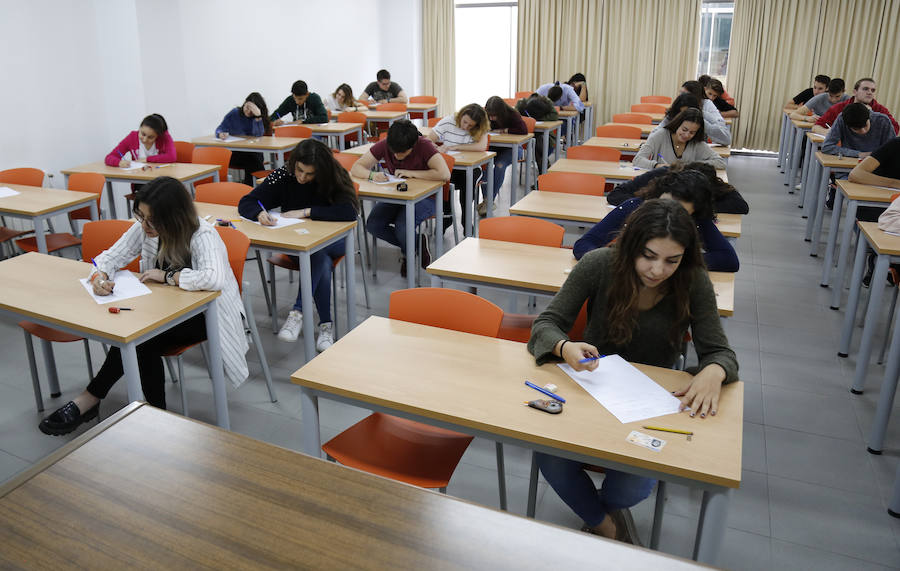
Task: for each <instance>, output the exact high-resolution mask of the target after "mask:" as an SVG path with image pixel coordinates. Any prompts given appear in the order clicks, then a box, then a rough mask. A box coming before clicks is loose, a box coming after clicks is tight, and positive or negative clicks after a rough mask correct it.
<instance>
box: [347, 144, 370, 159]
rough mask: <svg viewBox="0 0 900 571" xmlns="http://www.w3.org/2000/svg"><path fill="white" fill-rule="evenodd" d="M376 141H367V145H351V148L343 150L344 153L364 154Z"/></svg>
mask: <svg viewBox="0 0 900 571" xmlns="http://www.w3.org/2000/svg"><path fill="white" fill-rule="evenodd" d="M374 144H375V143H366V144H365V145H357V146H355V147H350V148H349V149H344V150H343V151H341V152H342V153H347V154H348V155H359V156H363V155H364V154H366V153H367V152H369V149H371V148H372V146H373V145H374Z"/></svg>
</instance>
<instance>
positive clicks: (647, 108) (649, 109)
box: [631, 103, 666, 113]
mask: <svg viewBox="0 0 900 571" xmlns="http://www.w3.org/2000/svg"><path fill="white" fill-rule="evenodd" d="M631 112H632V113H665V112H666V106H665V105H659V104H656V103H638V104H636V105H632V106H631Z"/></svg>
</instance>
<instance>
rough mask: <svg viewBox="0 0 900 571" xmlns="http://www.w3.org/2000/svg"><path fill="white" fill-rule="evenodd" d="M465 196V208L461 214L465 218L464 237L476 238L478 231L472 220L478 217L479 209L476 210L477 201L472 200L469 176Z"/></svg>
mask: <svg viewBox="0 0 900 571" xmlns="http://www.w3.org/2000/svg"><path fill="white" fill-rule="evenodd" d="M465 194H466V199H465V201H464V202H465V206H463V211H462V212H460V214H462V217H463V236H465V237H466V238H469V237H471V236H475V231H476V230H477V227H476V226H475V221H474V220H473V219H472V218H473V217H474V216H478V209H477V208H475V199H474V198H472V185H471V184H469V177H468V176H467V177H466V190H465Z"/></svg>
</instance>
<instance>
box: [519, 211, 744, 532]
mask: <svg viewBox="0 0 900 571" xmlns="http://www.w3.org/2000/svg"><path fill="white" fill-rule="evenodd" d="M586 301H587V302H588V315H587V326H586V327H585V329H584V336H583V340H577V339H571V340H570V339H569V337H568V336H567V334H566V332H567V331H569V330H570V329H571V327H572V324H573V323H574V322H575V319H576V317H577V316H578V313H579V312H580V311H581V308H582V306H583V305H584V303H585V302H586ZM688 328H690V331H691V336H692V337H693V341H694V346H695V347H696V349H697V356H698V359H699V366H698V367H697V370H696V374H694V376H693V377H692V378H691V380H690V382H689V383H687V384H686V385H685V386H684V387H682V388H681V389H680V390H678V391H676V392H675V393H674V394H675V396H676V397H678V398H679V399H680V400H681V402H682V405H683V406H685V407H690V409H691V412H690V414H691V416H692V417H694V416H695V415H696V416H699V417H700V418H705V417H706V416H707V415H710V416H714V415H716V414H718V413H719V412H720V411H719V410H718V408H719V394H720V391H721V388H722V384H724V383H730V382H732V381H735V380H737V378H738V364H737V359H736V357H735V354H734V351H732V350H731V349H730V348H729V346H728V339H727V338H726V337H725V333H724V332H723V331H722V324H721V322H720V320H719V314H718V310H717V308H716V294H715V291H714V290H713V287H712V283H711V282H710V279H709V275H708V273H707V271H706V268H704V267H703V260H702V258H701V257H700V246H699V240H698V238H697V231H696V230H695V229H694V220H693V219H692V218H691V217H690V215H688V213H687V212H686V211H685V210H684V208H682V206H681V205H680V204H678V203H677V202H675V201H674V200H648V201H647V203H646V204H644V205H642V206H641V207H640V208H638V209H637V210H636V211H635V212H634V213H633V214H632V215H631V216H630V217H629V218H628V223H627V224H626V225H625V228H624V230H623V231H622V234H621V235H620V236H619V239H618V240H617V241H616V243H615V244H614V245H613V246H612V247H608V248H602V249H599V250H594V251H593V252H590V253H588V254H587V255H586V256H585V257H584V258H582V259H581V260H580V261H579V262H578V264H577V265H576V266H575V267H574V268H573V269H572V272H571V273H570V274H569V277H568V278H567V279H566V281H565V283H564V284H563V286H562V288H560V290H559V292H558V293H557V294H556V296H554V298H553V300H552V301H551V302H550V305H549V306H548V307H547V309H546V310H545V311H544V312H543V313H541V314H540V315H539V316H538V317H537V318H536V319H535V321H534V326H533V327H532V329H531V339H529V341H528V350H529V351H530V352H531V354H532V355H534V357H535V361H536V362H537V364H538V365H543V364H544V363H552V362H559V361H565V362H566V363H567V364H569V366H571V367H572V368H573V369H575V370H576V371H584V370H593V369H595V368H596V367H597V365H598V362H597V360H591V361H587V362H584V359H586V358H594V359H595V358H597V357H600V356H602V355H610V354H618V355H621V357H622V358H623V359H626V360H627V361H631V362H634V363H641V364H645V365H655V366H658V367H665V368H669V367H671V366H672V365H673V363H675V361H676V359H677V358H678V355H679V348H680V347H681V345H682V343H683V339H684V334H685V332H686V331H687V330H688ZM721 412H722V414H732V413H733V412H734V411H730V410H725V409H723V410H722V411H721ZM585 429H590V427H589V426H587V425H585ZM536 456H537V458H536V460H537V464H538V467H539V468H540V470H541V473H542V474H543V475H544V478H545V479H546V480H547V482H549V484H550V486H551V487H552V488H553V490H554V491H555V492H556V493H557V494H558V495H559V497H560V498H561V499H562V500H563V501H564V502H565V503H566V504H567V505H568V506H569V507H570V508H571V509H572V510H573V511H574V512H575V513H577V514H578V516H579V517H580V518H581V519H582V520H583V521H584V527H583V528H582V529H583V530H584V531H587V532H590V533H594V534H597V535H602V536H604V537H608V538H612V539H618V540H621V541H626V542H629V543H635V544H639V538H638V537H637V534H636V533H635V531H634V522H633V520H632V519H631V515H630V512H629V511H628V508H630V507H632V506H634V505H636V504H637V503H639V502H640V501H641V500H643V499H645V498H646V497H647V496H649V495H650V492H651V490H652V489H653V486H654V484H655V483H656V482H655V481H654V480H652V479H650V478H646V477H643V476H638V475H634V474H628V473H625V472H621V471H619V470H612V469H609V468H607V469H606V470H605V471H604V472H605V478H604V481H603V485H602V487H601V488H600V489H599V490H597V489H596V488H595V485H594V482H593V480H591V478H590V477H588V475H587V473H586V472H585V470H584V469H585V468H586V467H588V466H586V465H585V464H583V463H581V462H577V461H574V460H569V459H565V458H559V457H556V456H552V455H549V454H544V453H537V454H536Z"/></svg>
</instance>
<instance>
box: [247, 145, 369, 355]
mask: <svg viewBox="0 0 900 571" xmlns="http://www.w3.org/2000/svg"><path fill="white" fill-rule="evenodd" d="M260 204H261V205H262V206H263V207H265V210H263V208H261V207H260ZM274 208H281V214H280V216H282V217H284V218H308V219H310V220H333V221H347V222H349V221H352V220H356V214H357V212H358V209H359V203H358V201H357V198H356V190H355V189H354V188H353V182H352V181H351V180H350V175H349V174H348V173H347V171H346V169H344V167H342V166H341V165H340V163H338V162H337V161H336V160H335V159H334V155H333V154H332V152H331V150H330V149H329V148H328V147H327V146H325V144H324V143H322V142H320V141H317V140H315V139H306V140H303V141H300V143H298V144H297V146H296V147H295V148H294V150H293V151H291V158H290V160H289V161H288V164H287V166H284V167H281V168H280V169H278V170H276V171H274V172H273V173H272V174H270V175H269V176H268V177H266V180H264V181H263V182H262V184H260V185H259V186H257V187H256V188H255V189H253V192H251V193H249V194H247V195H246V196H244V197H243V198H241V201H240V203H239V204H238V212H239V213H240V214H241V216H243V217H244V218H248V219H250V220H256V221H258V222H259V223H260V224H262V225H263V226H272V225H274V224H275V217H274V215H273V214H271V213H270V210H272V209H274ZM344 253H345V250H344V241H343V240H339V241H338V242H335V243H334V244H332V245H331V246H327V247H325V248H323V249H321V250H319V251H317V252H316V253H314V254H312V256H311V258H310V262H311V266H312V267H311V270H312V287H313V301H315V303H316V310H317V311H318V313H319V327H318V328H317V331H318V338H317V340H316V349H318V350H319V351H324V350H325V349H327V348H328V347H330V346H331V344H332V343H333V342H334V326H333V321H332V319H331V267H332V264H333V262H334V260H336V259H337V258H340V257H341V256H343V255H344ZM295 259H296V258H295ZM302 311H303V308H302V306H301V299H300V291H299V288H298V291H297V300H296V301H295V302H294V307H293V309H291V311H290V312H289V313H288V317H287V320H285V322H284V325H283V326H282V328H281V331H279V333H278V338H279V339H281V340H282V341H289V342H290V341H296V340H297V337H298V336H299V335H300V326H301V325H302V323H303V313H302Z"/></svg>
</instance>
